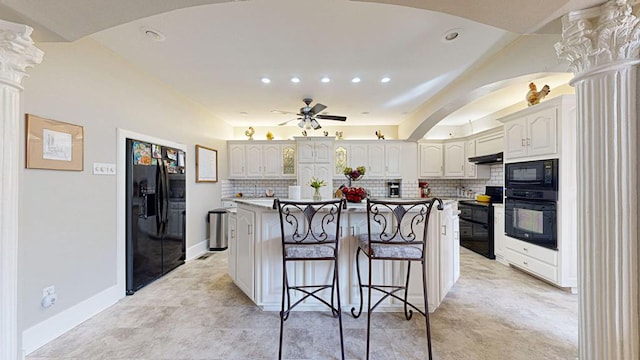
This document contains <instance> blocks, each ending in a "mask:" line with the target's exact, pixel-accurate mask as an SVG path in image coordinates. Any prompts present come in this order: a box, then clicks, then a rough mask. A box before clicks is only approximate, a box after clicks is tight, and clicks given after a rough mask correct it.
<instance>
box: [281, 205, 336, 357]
mask: <svg viewBox="0 0 640 360" xmlns="http://www.w3.org/2000/svg"><path fill="white" fill-rule="evenodd" d="M273 207H274V209H277V210H278V211H279V215H280V233H281V236H282V307H281V311H280V345H279V350H278V358H279V359H282V342H283V337H284V322H285V321H286V320H287V319H288V317H289V315H290V312H291V310H293V308H295V307H296V306H297V305H298V304H300V303H302V302H303V301H305V300H306V299H307V298H314V299H316V300H318V301H320V302H321V303H322V304H324V305H326V306H327V307H329V308H330V309H331V312H332V315H333V317H337V318H338V324H339V328H340V349H341V354H342V359H344V340H343V334H342V315H341V307H340V291H339V289H340V284H339V278H338V251H339V240H340V236H339V231H340V215H341V213H342V209H343V208H346V202H345V200H344V199H336V200H329V201H315V202H309V201H306V202H304V201H297V202H296V201H284V200H280V199H276V200H275V201H274V204H273ZM294 261H328V262H330V263H331V267H332V270H331V274H329V276H330V277H331V280H330V283H325V284H306V283H305V284H290V282H289V280H290V278H289V275H288V273H287V264H288V263H290V262H294ZM291 290H295V291H298V292H299V293H300V294H301V297H300V298H298V299H296V300H295V302H294V303H292V302H291V301H292V299H291ZM323 290H330V291H331V298H330V299H329V300H327V299H325V298H324V297H323V294H322V292H323Z"/></svg>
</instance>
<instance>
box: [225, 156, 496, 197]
mask: <svg viewBox="0 0 640 360" xmlns="http://www.w3.org/2000/svg"><path fill="white" fill-rule="evenodd" d="M389 181H399V182H400V183H401V186H400V196H401V197H403V198H412V197H418V196H419V189H418V180H407V179H386V180H377V179H366V178H364V179H362V180H361V181H358V182H353V184H352V185H353V186H360V187H363V188H365V189H367V191H368V192H369V195H370V196H373V197H386V196H387V195H388V187H387V182H389ZM419 181H426V182H428V183H429V188H430V189H431V195H432V196H439V197H457V196H459V195H458V190H459V189H462V188H464V189H465V190H471V192H472V193H473V194H474V195H475V193H484V190H485V186H504V167H503V165H502V164H495V165H491V178H490V179H480V180H471V179H468V180H467V179H420V180H419ZM296 182H297V180H296V179H278V180H274V179H235V180H222V181H221V185H222V197H223V198H231V197H233V196H234V195H235V194H236V193H239V192H241V193H242V194H243V195H244V196H247V197H255V196H264V193H265V191H266V190H267V189H273V190H274V191H275V196H276V197H286V196H288V193H289V186H290V185H296ZM342 184H344V185H347V182H346V180H340V179H338V180H333V189H334V190H335V189H337V188H338V187H340V185H342Z"/></svg>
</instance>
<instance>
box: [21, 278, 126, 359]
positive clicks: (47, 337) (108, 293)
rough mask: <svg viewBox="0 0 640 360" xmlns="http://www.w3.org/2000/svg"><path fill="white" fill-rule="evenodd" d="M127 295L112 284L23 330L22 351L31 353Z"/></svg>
mask: <svg viewBox="0 0 640 360" xmlns="http://www.w3.org/2000/svg"><path fill="white" fill-rule="evenodd" d="M124 296H125V295H124V293H123V292H122V291H121V290H120V288H119V286H117V285H116V286H112V287H110V288H108V289H106V290H104V291H102V292H99V293H98V294H96V295H94V296H92V297H90V298H88V299H87V300H85V301H82V302H80V303H78V304H77V305H75V306H73V307H71V308H69V309H67V310H64V311H63V312H61V313H59V314H56V315H54V316H52V317H50V318H49V319H47V320H45V321H43V322H41V323H39V324H36V325H34V326H32V327H30V328H28V329H27V330H25V331H23V332H22V349H23V350H22V352H23V354H27V355H28V354H30V353H32V352H33V351H35V350H37V349H38V348H40V347H41V346H43V345H45V344H46V343H48V342H49V341H51V340H53V339H55V338H57V337H58V336H60V335H62V334H64V333H66V332H67V331H69V330H71V329H73V328H74V327H76V326H78V325H79V324H80V323H82V322H84V321H86V320H87V319H89V318H91V317H92V316H94V315H96V314H98V313H99V312H101V311H103V310H105V309H106V308H108V307H109V306H111V305H113V304H115V303H116V302H118V300H120V299H121V298H123V297H124Z"/></svg>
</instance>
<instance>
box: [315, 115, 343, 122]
mask: <svg viewBox="0 0 640 360" xmlns="http://www.w3.org/2000/svg"><path fill="white" fill-rule="evenodd" d="M316 117H317V118H318V119H325V120H337V121H347V117H346V116H338V115H316Z"/></svg>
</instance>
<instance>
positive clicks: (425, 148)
mask: <svg viewBox="0 0 640 360" xmlns="http://www.w3.org/2000/svg"><path fill="white" fill-rule="evenodd" d="M442 154H443V147H442V143H431V142H429V143H427V142H425V143H419V144H418V161H419V164H420V166H419V167H418V168H419V169H418V176H419V177H420V178H430V177H441V176H442V173H443V164H442V161H443V156H442Z"/></svg>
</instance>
